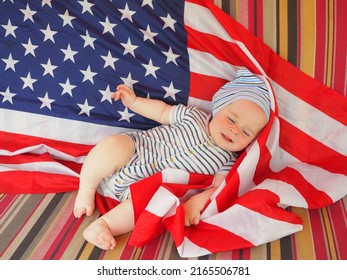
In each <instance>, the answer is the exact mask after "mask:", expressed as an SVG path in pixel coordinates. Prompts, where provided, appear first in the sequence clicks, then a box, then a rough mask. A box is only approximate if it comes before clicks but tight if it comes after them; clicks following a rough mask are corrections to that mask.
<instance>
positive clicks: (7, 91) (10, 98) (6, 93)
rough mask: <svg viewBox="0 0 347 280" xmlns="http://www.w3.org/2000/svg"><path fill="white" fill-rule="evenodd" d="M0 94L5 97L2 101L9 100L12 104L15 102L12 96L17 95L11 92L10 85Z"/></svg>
mask: <svg viewBox="0 0 347 280" xmlns="http://www.w3.org/2000/svg"><path fill="white" fill-rule="evenodd" d="M0 94H1V95H2V96H3V97H4V98H3V99H2V103H4V102H6V101H8V102H10V103H11V104H13V100H12V98H13V97H14V96H16V94H15V93H11V92H10V87H7V89H6V91H0Z"/></svg>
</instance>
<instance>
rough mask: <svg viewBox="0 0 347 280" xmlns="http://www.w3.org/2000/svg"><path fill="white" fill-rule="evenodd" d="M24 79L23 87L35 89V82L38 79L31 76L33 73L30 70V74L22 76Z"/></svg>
mask: <svg viewBox="0 0 347 280" xmlns="http://www.w3.org/2000/svg"><path fill="white" fill-rule="evenodd" d="M20 78H21V79H22V81H23V82H24V85H23V88H22V89H25V88H27V87H28V88H31V90H34V85H33V84H34V83H35V82H36V81H37V79H33V78H31V74H30V72H28V75H27V76H26V77H25V78H24V77H20Z"/></svg>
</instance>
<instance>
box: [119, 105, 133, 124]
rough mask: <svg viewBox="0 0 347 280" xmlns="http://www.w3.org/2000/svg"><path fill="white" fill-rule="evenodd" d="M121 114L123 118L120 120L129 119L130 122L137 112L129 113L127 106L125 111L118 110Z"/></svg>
mask: <svg viewBox="0 0 347 280" xmlns="http://www.w3.org/2000/svg"><path fill="white" fill-rule="evenodd" d="M117 112H118V113H119V114H120V115H121V118H120V119H119V120H118V121H119V122H120V121H127V122H128V123H130V118H131V117H133V116H135V114H132V113H129V110H128V108H127V107H125V109H124V111H117Z"/></svg>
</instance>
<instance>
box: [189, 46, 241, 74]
mask: <svg viewBox="0 0 347 280" xmlns="http://www.w3.org/2000/svg"><path fill="white" fill-rule="evenodd" d="M188 55H189V63H190V70H191V72H194V73H198V74H203V75H207V76H212V77H217V78H221V79H225V80H227V81H232V80H234V79H235V77H236V71H237V69H238V68H240V67H236V66H234V65H232V64H230V63H227V62H224V61H221V60H219V59H217V58H216V57H215V56H214V55H212V54H209V53H206V52H202V51H198V50H194V49H188ZM212 65H213V66H212Z"/></svg>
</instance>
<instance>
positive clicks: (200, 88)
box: [189, 72, 227, 101]
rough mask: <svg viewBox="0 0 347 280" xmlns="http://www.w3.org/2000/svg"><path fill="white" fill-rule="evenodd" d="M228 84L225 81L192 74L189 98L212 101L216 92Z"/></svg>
mask: <svg viewBox="0 0 347 280" xmlns="http://www.w3.org/2000/svg"><path fill="white" fill-rule="evenodd" d="M226 82H227V80H224V79H220V78H215V77H211V76H207V75H202V74H197V73H193V72H191V73H190V91H189V96H190V97H195V98H198V99H201V100H205V101H211V100H212V97H213V95H214V94H215V92H216V91H217V90H218V89H220V88H221V87H222V86H223V85H224V84H225V83H226ZM206 85H208V88H206Z"/></svg>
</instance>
